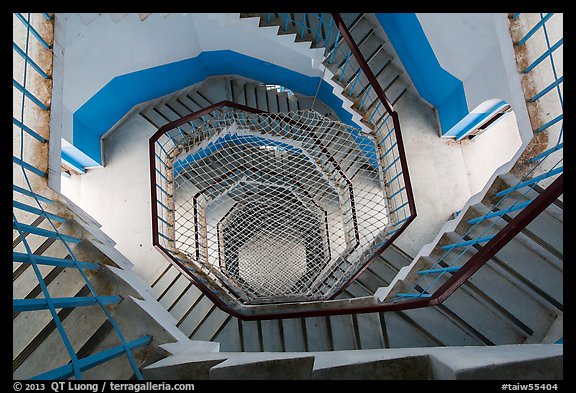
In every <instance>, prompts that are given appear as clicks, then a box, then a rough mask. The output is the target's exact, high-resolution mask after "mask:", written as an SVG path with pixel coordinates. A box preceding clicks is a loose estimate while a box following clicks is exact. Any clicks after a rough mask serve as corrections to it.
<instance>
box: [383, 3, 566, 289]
mask: <svg viewBox="0 0 576 393" xmlns="http://www.w3.org/2000/svg"><path fill="white" fill-rule="evenodd" d="M553 15H554V14H552V13H548V14H542V13H540V14H539V20H538V21H537V22H536V23H535V24H534V25H533V26H532V27H528V32H527V33H526V34H524V36H523V37H522V38H521V39H520V40H519V41H518V42H517V44H516V45H518V46H522V45H526V46H531V41H532V40H537V41H538V45H535V46H534V47H535V48H538V47H544V48H545V49H544V52H543V53H542V54H533V55H532V58H534V60H532V62H531V63H530V65H529V66H528V67H526V68H525V69H524V70H523V72H524V73H525V74H530V73H531V72H532V71H533V70H535V69H536V68H537V67H549V70H548V72H550V71H551V73H552V74H553V76H554V81H553V82H552V83H550V84H548V85H547V86H546V87H544V88H542V89H541V90H540V91H539V92H538V93H536V94H534V95H533V96H532V97H531V98H530V99H529V100H528V103H535V102H538V101H539V100H542V99H543V97H549V96H548V95H549V94H550V92H552V91H554V90H556V92H557V96H558V101H559V104H560V105H559V106H560V108H563V98H562V91H561V85H562V84H563V82H564V76H563V75H559V72H558V68H557V66H556V63H555V58H554V52H555V51H556V50H558V49H559V48H560V47H561V46H562V44H563V38H560V39H559V40H558V41H557V42H556V43H555V44H554V45H550V39H549V35H548V27H549V26H547V25H548V24H550V23H552V22H553V21H554V19H553V18H552V16H553ZM535 18H536V16H535V15H532V16H531V18H530V19H535ZM528 19H529V18H526V20H528ZM513 20H515V21H517V23H518V22H522V18H521V14H520V13H516V14H514V15H513ZM523 23H526V22H523ZM539 31H542V32H543V34H536V33H537V32H539ZM542 41H544V42H542ZM529 53H530V52H529ZM545 59H549V60H550V62H549V63H546V62H544V60H545ZM528 60H529V61H530V58H529V59H528ZM545 63H546V64H545ZM553 116H554V115H553ZM563 118H564V116H563V113H560V114H557V115H556V116H555V117H554V118H553V119H552V120H549V121H547V122H545V123H544V124H542V125H540V126H539V127H537V128H535V129H534V133H535V134H537V133H541V132H545V131H549V130H551V129H552V128H553V126H554V125H557V124H560V130H559V135H558V139H557V141H556V144H555V145H554V146H552V147H551V148H548V149H546V150H545V151H543V152H542V153H539V154H537V155H535V156H534V157H531V158H530V159H529V160H528V162H529V163H531V164H533V166H532V167H531V168H530V169H529V171H528V173H526V174H525V175H524V176H522V178H521V179H519V181H518V182H517V183H516V184H514V185H512V186H510V187H508V188H506V189H504V190H501V191H499V192H497V193H496V194H495V196H496V197H497V198H499V199H498V201H497V202H496V203H495V204H494V205H493V206H491V208H490V210H489V211H488V212H486V213H484V214H481V215H479V216H477V217H473V218H471V219H468V220H467V223H468V224H470V225H471V226H470V228H469V229H468V230H467V231H466V233H465V234H464V235H462V236H461V237H460V238H459V240H457V241H455V242H453V243H452V244H449V245H444V246H442V247H441V249H442V250H444V251H446V252H445V253H444V254H442V255H441V257H440V258H437V260H436V262H435V263H434V265H433V266H431V267H430V268H428V269H425V270H421V271H419V272H418V273H419V275H420V277H419V278H418V279H417V280H415V282H414V283H412V284H411V285H410V289H409V291H408V292H402V293H400V294H398V295H397V296H398V297H399V298H407V297H425V296H428V293H429V292H430V291H432V290H433V287H434V285H435V284H436V283H437V282H439V280H440V278H442V277H445V275H446V274H449V273H452V272H455V271H458V270H459V269H460V268H461V267H462V266H464V265H465V264H466V262H467V261H468V259H469V255H470V251H473V249H474V248H475V247H476V248H478V247H482V246H480V243H485V242H486V241H488V240H490V239H491V238H493V237H494V236H495V234H496V233H497V232H498V230H499V225H503V224H505V221H504V217H505V216H507V215H508V214H509V213H512V212H515V213H519V212H521V211H522V210H524V209H526V208H527V207H528V206H530V204H531V202H532V201H533V200H534V197H533V194H534V193H535V192H536V191H535V189H536V187H539V188H546V186H545V185H546V184H548V183H549V182H551V181H552V180H554V179H556V178H557V177H558V176H560V175H561V174H562V173H563V172H564V168H563V166H562V162H563V157H562V156H561V153H562V150H563V147H564V144H563V139H562V131H563V128H562V124H561V122H562V120H563ZM555 153H556V154H555ZM543 168H546V169H543ZM504 206H505V207H504ZM484 226H486V227H485V228H484ZM458 251H459V253H458V254H455V253H456V252H458ZM450 258H452V260H451V261H450V262H449V259H450ZM391 300H393V299H391Z"/></svg>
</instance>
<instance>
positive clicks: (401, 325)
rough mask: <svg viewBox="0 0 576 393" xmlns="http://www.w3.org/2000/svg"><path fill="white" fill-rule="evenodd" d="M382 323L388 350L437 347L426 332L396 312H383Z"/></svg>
mask: <svg viewBox="0 0 576 393" xmlns="http://www.w3.org/2000/svg"><path fill="white" fill-rule="evenodd" d="M383 314H384V321H385V324H386V331H387V333H388V340H389V345H390V348H415V347H430V346H437V345H438V344H437V342H434V341H433V340H432V339H431V338H430V337H429V335H427V334H426V332H423V331H422V330H421V329H419V328H418V327H416V326H415V325H414V324H413V322H411V321H410V320H407V319H406V318H403V316H402V315H401V314H399V313H397V312H393V311H392V312H385V313H383Z"/></svg>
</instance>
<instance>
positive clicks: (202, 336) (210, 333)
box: [190, 307, 229, 341]
mask: <svg viewBox="0 0 576 393" xmlns="http://www.w3.org/2000/svg"><path fill="white" fill-rule="evenodd" d="M228 316H229V314H227V313H225V312H224V311H222V310H220V309H219V308H218V307H215V308H214V309H213V310H212V312H211V313H210V315H209V316H208V317H207V318H206V319H205V320H204V321H203V322H202V324H201V325H200V326H199V327H197V328H196V330H195V332H194V333H193V334H192V336H191V337H190V338H191V339H192V340H199V341H210V340H211V339H212V337H214V335H215V334H216V332H217V331H218V330H219V329H220V328H221V327H222V325H223V324H224V322H226V320H227V319H228Z"/></svg>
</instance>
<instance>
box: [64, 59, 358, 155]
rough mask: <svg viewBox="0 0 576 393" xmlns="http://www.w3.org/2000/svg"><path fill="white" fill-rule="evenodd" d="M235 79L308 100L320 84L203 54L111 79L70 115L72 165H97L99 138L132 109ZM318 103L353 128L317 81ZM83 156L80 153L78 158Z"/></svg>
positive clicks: (264, 65)
mask: <svg viewBox="0 0 576 393" xmlns="http://www.w3.org/2000/svg"><path fill="white" fill-rule="evenodd" d="M233 74H236V75H241V76H244V77H247V78H251V79H254V80H258V81H261V82H263V83H267V84H278V85H282V86H285V87H287V88H288V89H290V90H292V91H294V92H297V93H300V94H304V95H309V96H313V95H315V94H316V88H317V86H318V83H319V82H320V81H321V78H320V77H310V76H306V75H303V74H300V73H298V72H295V71H292V70H289V69H287V68H284V67H281V66H278V65H276V64H271V63H269V62H266V61H263V60H260V59H256V58H253V57H250V56H246V55H243V54H240V53H237V52H234V51H231V50H219V51H207V52H202V53H200V54H199V55H198V56H196V57H194V58H190V59H186V60H182V61H179V62H174V63H170V64H165V65H161V66H157V67H152V68H149V69H145V70H141V71H136V72H132V73H129V74H125V75H121V76H118V77H115V78H114V79H112V80H111V81H110V82H109V83H108V84H106V86H104V87H103V88H102V89H100V90H99V91H98V92H97V93H96V94H95V95H94V96H92V97H91V98H90V100H88V101H87V102H86V103H85V104H84V105H82V106H81V107H80V108H79V109H78V110H77V111H76V112H74V115H73V145H74V146H75V147H76V148H77V149H78V150H79V152H77V154H76V157H75V159H76V161H77V162H78V163H79V164H80V165H83V166H94V165H101V164H102V161H101V154H100V138H101V137H102V135H103V134H104V133H106V132H107V131H108V130H109V129H110V127H112V126H113V125H114V124H115V123H116V122H117V121H118V120H120V119H121V118H122V116H124V115H125V114H126V113H127V112H128V111H129V110H130V109H131V108H132V107H133V106H134V105H137V104H139V103H141V102H144V101H148V100H151V99H154V98H157V97H161V96H163V95H166V94H169V93H172V92H174V91H177V90H180V89H182V88H184V87H187V86H190V85H193V84H195V83H198V82H201V81H203V80H204V79H206V78H207V77H209V76H216V75H233ZM318 98H319V99H320V100H321V101H322V102H324V103H325V104H326V105H328V106H329V107H330V108H332V109H333V110H334V111H335V112H336V115H337V116H338V117H339V118H340V120H341V121H342V122H344V123H347V124H349V125H351V126H355V127H358V125H357V124H355V123H354V122H353V121H352V115H351V114H350V113H349V112H347V111H346V110H345V109H344V108H343V107H342V104H343V102H342V100H341V99H340V98H339V97H338V96H336V95H335V94H334V92H333V88H332V86H330V85H329V84H328V83H326V82H325V81H323V80H322V81H321V83H320V88H319V90H318ZM82 153H83V154H82Z"/></svg>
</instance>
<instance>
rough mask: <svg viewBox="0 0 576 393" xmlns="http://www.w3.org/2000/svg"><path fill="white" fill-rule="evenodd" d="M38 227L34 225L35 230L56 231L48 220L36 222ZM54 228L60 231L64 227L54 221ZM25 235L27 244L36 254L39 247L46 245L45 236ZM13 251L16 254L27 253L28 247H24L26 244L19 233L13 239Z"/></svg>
mask: <svg viewBox="0 0 576 393" xmlns="http://www.w3.org/2000/svg"><path fill="white" fill-rule="evenodd" d="M35 223H36V225H33V226H34V227H35V228H40V229H46V230H48V231H54V228H53V227H52V225H51V224H50V222H49V221H48V220H46V219H42V220H40V219H38V220H36V221H35ZM53 224H54V226H55V227H56V229H58V230H59V229H60V227H61V226H62V223H60V222H58V221H53ZM24 233H25V234H26V235H25V239H26V242H27V244H28V247H29V248H30V250H32V252H34V250H36V249H37V248H38V247H40V246H41V245H42V243H44V241H45V240H46V237H45V236H41V235H36V234H33V233H27V232H24ZM12 250H13V251H16V252H22V253H26V246H25V245H24V242H23V241H22V240H21V238H20V233H19V232H18V231H16V236H15V237H14V239H13V242H12Z"/></svg>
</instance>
